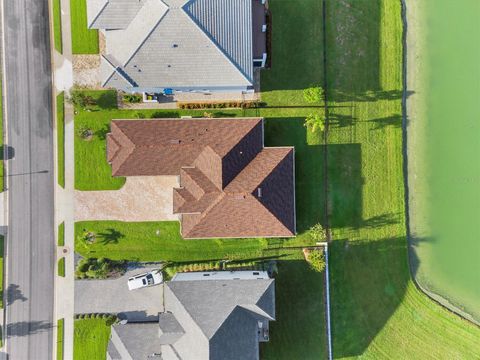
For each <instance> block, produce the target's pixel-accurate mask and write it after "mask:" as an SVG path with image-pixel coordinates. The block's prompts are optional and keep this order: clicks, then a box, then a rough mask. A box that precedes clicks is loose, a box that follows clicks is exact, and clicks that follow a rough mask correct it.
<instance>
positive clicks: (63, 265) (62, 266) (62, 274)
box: [57, 257, 65, 277]
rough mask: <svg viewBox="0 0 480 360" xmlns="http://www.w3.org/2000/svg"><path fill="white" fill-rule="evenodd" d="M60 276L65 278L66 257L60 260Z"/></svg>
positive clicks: (58, 271)
mask: <svg viewBox="0 0 480 360" xmlns="http://www.w3.org/2000/svg"><path fill="white" fill-rule="evenodd" d="M57 274H58V276H61V277H65V257H62V258H60V260H58V264H57Z"/></svg>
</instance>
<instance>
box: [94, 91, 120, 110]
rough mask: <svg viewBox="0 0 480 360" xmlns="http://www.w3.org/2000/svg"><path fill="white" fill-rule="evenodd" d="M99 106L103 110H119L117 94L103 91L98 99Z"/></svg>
mask: <svg viewBox="0 0 480 360" xmlns="http://www.w3.org/2000/svg"><path fill="white" fill-rule="evenodd" d="M96 103H97V106H98V107H99V108H100V109H103V110H112V109H117V108H118V104H117V92H116V91H102V92H101V93H100V96H98V97H97V98H96Z"/></svg>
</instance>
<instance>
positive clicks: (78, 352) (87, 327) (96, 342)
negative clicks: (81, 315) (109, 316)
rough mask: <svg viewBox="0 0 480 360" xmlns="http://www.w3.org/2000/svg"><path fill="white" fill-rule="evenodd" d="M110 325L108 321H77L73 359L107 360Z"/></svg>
mask: <svg viewBox="0 0 480 360" xmlns="http://www.w3.org/2000/svg"><path fill="white" fill-rule="evenodd" d="M110 325H111V322H110V321H108V320H106V319H79V320H75V327H74V341H73V359H74V360H105V355H106V353H107V345H108V339H109V338H110Z"/></svg>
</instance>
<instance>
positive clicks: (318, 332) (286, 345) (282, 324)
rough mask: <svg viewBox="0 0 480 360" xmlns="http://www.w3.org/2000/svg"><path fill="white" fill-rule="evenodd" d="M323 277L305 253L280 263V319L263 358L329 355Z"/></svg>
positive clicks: (272, 325) (277, 303) (277, 283)
mask: <svg viewBox="0 0 480 360" xmlns="http://www.w3.org/2000/svg"><path fill="white" fill-rule="evenodd" d="M323 278H324V276H323V273H319V272H316V271H313V270H311V269H310V268H309V266H308V265H307V263H306V262H305V261H304V260H303V258H302V253H301V252H297V253H296V256H292V258H291V259H290V260H288V261H279V262H278V276H277V277H276V280H275V294H276V295H275V307H276V314H277V315H276V321H275V322H271V323H270V341H269V342H268V343H265V344H262V345H261V347H260V349H261V359H263V360H281V359H285V360H289V359H305V360H309V359H312V360H314V359H322V358H326V356H327V355H326V349H327V344H326V335H325V316H324V314H325V312H324V309H325V308H324V303H323V296H324V294H323ZM300 279H301V280H300Z"/></svg>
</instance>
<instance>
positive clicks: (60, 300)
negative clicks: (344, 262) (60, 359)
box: [53, 0, 75, 359]
mask: <svg viewBox="0 0 480 360" xmlns="http://www.w3.org/2000/svg"><path fill="white" fill-rule="evenodd" d="M60 6H61V21H62V42H63V55H62V54H59V53H57V52H56V51H54V56H53V62H54V64H53V66H54V69H53V70H54V82H55V83H54V86H55V89H56V92H57V94H58V93H60V92H62V91H64V92H65V94H68V92H69V90H70V89H71V88H72V86H73V66H72V37H71V26H70V0H60ZM73 126H74V124H73V107H72V105H71V104H69V103H68V102H66V101H65V189H63V188H62V187H60V186H59V185H58V184H57V185H56V192H55V199H56V204H55V209H56V213H55V215H56V216H55V218H56V221H55V226H56V229H55V230H57V229H58V225H60V224H61V223H62V222H63V223H64V224H65V246H64V247H63V248H58V251H57V260H59V259H60V258H61V257H62V256H65V277H60V276H56V282H55V293H56V294H55V314H56V319H57V320H58V319H62V318H63V319H64V336H63V338H64V340H63V343H64V350H63V354H64V355H63V356H64V359H73V328H74V318H73V316H74V299H75V297H74V273H75V269H74V248H75V244H74V148H73V141H74V127H73ZM54 139H57V136H56V127H55V130H54ZM59 145H60V146H61V144H56V142H55V154H56V149H57V147H58V146H59ZM57 236H58V234H57ZM55 326H56V322H55ZM56 335H57V334H56V332H55V334H54V336H56ZM55 343H56V342H55Z"/></svg>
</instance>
